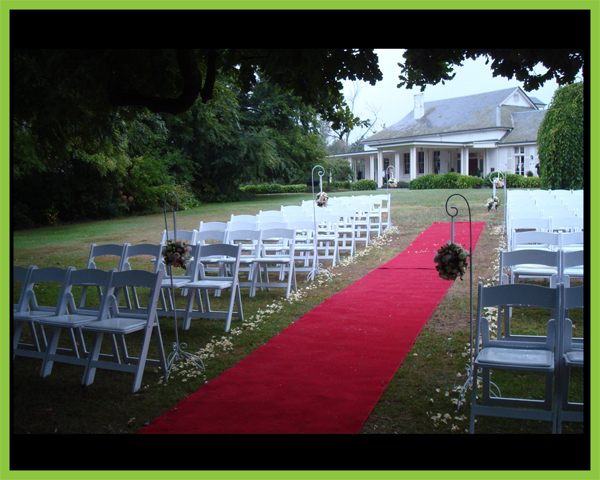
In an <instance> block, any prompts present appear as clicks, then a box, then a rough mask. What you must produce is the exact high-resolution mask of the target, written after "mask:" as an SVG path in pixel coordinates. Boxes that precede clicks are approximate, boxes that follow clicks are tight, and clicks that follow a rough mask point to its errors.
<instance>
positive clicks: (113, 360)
mask: <svg viewBox="0 0 600 480" xmlns="http://www.w3.org/2000/svg"><path fill="white" fill-rule="evenodd" d="M162 276H163V272H162V271H160V270H159V271H158V272H147V271H142V270H129V271H122V272H118V271H117V269H111V270H109V271H106V270H100V269H98V268H86V269H83V270H76V269H75V268H74V267H68V268H66V269H60V268H56V267H47V268H42V269H37V268H35V267H34V268H32V269H31V270H30V275H29V277H28V279H27V280H26V282H25V284H24V286H23V287H24V289H25V292H26V294H25V295H23V297H22V299H21V301H20V305H19V306H18V308H17V311H15V312H14V314H13V319H14V320H13V321H14V323H15V333H14V336H13V347H14V351H13V353H15V351H17V350H19V348H18V345H19V337H20V326H22V324H23V323H28V322H29V323H31V322H35V323H38V324H39V325H42V326H46V327H48V328H50V333H49V336H48V341H47V345H46V348H45V350H44V351H43V352H39V354H37V355H35V357H36V358H40V359H42V366H41V369H40V376H42V377H45V376H48V375H49V374H50V373H51V371H52V367H53V364H54V362H61V363H69V364H74V365H80V366H84V367H85V371H84V376H83V380H82V383H83V384H84V385H89V384H91V383H92V382H93V378H94V373H95V371H96V369H97V368H107V369H111V370H118V371H126V372H132V373H135V378H134V385H133V391H134V392H135V391H137V390H138V389H139V388H140V385H141V380H142V375H143V369H144V367H145V365H146V363H149V364H157V365H158V366H160V367H161V368H163V371H164V370H166V362H165V357H164V351H163V346H162V338H161V336H160V328H159V326H158V318H157V314H156V305H157V301H158V295H159V292H160V288H161V279H162ZM46 281H48V282H58V283H60V285H61V290H60V293H59V296H58V302H57V305H56V306H54V307H50V308H48V309H46V310H45V314H43V315H41V314H36V309H35V308H34V307H33V305H32V304H31V302H30V300H31V298H32V297H31V296H30V295H28V294H27V292H28V291H30V289H31V291H32V289H33V286H34V285H35V284H37V283H40V282H46ZM90 286H91V287H95V288H94V290H95V291H98V292H102V294H101V297H100V298H99V299H96V300H97V301H99V302H100V304H99V306H95V307H93V308H91V307H85V306H84V307H83V308H79V307H77V306H75V305H76V302H75V301H74V293H73V287H81V288H82V289H83V288H85V287H90ZM127 286H130V287H134V286H135V287H138V288H139V287H142V288H147V289H148V290H149V294H148V296H147V298H148V304H147V305H146V306H145V307H140V306H139V305H138V306H137V308H134V309H132V308H129V307H128V306H125V307H123V308H121V307H120V306H119V292H120V291H122V290H124V289H125V288H126V287H127ZM27 304H29V305H27ZM79 304H80V305H81V303H79ZM51 310H52V311H51ZM37 313H39V311H38V312H37ZM62 330H67V331H68V332H69V334H70V337H71V349H61V348H59V346H58V345H59V339H60V334H61V331H62ZM82 331H89V332H92V333H93V339H92V344H91V347H90V351H89V352H83V354H82V353H81V352H80V351H79V348H78V343H77V342H78V341H83V335H82ZM137 331H143V332H144V335H143V340H142V347H141V349H140V353H139V356H138V357H131V356H130V355H129V354H128V353H127V351H126V349H123V350H122V353H123V354H124V356H123V357H122V358H121V357H120V356H119V350H118V346H117V343H116V342H115V338H116V337H118V338H119V339H120V340H121V347H125V342H124V339H123V337H124V336H125V335H128V334H130V333H134V332H137ZM76 334H77V337H78V338H77V340H76ZM104 334H109V335H110V336H111V340H112V342H111V346H112V354H110V355H105V354H101V352H100V347H101V344H102V338H103V335H104ZM152 335H154V337H155V339H156V342H157V351H158V353H159V360H156V361H153V360H148V359H147V352H148V345H149V342H150V337H151V336H152ZM84 350H85V349H84ZM19 353H21V354H22V352H19ZM25 356H32V355H25Z"/></svg>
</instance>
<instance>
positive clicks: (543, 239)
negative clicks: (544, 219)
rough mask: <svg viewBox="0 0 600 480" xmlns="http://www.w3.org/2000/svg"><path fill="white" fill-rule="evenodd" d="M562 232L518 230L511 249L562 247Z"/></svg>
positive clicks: (551, 248)
mask: <svg viewBox="0 0 600 480" xmlns="http://www.w3.org/2000/svg"><path fill="white" fill-rule="evenodd" d="M559 237H560V234H559V233H553V232H538V231H531V232H517V233H514V234H513V236H512V245H511V248H510V250H520V249H527V250H532V249H536V250H551V251H552V250H558V249H559V247H560V238H559Z"/></svg>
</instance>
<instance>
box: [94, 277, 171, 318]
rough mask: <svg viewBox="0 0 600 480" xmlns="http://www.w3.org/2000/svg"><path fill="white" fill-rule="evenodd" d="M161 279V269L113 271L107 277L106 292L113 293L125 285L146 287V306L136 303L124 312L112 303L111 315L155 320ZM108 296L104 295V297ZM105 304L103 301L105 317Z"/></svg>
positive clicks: (103, 315)
mask: <svg viewBox="0 0 600 480" xmlns="http://www.w3.org/2000/svg"><path fill="white" fill-rule="evenodd" d="M162 279H163V271H162V270H159V271H158V272H148V271H146V270H126V271H122V272H113V274H112V275H111V277H110V278H109V284H108V287H107V292H110V293H109V295H111V296H112V295H113V292H115V291H118V290H121V289H122V288H126V287H137V288H145V289H148V295H147V297H145V298H147V301H146V307H140V306H139V304H137V305H136V308H135V309H127V312H126V313H122V312H119V309H118V307H117V306H116V304H115V303H113V306H114V311H113V312H112V315H113V316H115V317H119V316H126V317H128V318H147V319H148V320H149V321H155V319H156V308H157V302H158V297H159V294H160V289H161V284H162ZM106 297H108V296H107V295H105V298H106ZM112 299H113V300H114V296H112ZM107 306H108V305H107V304H106V303H103V309H102V317H103V318H107V317H106V316H107V313H108V312H107V311H106V310H105V309H106V308H107Z"/></svg>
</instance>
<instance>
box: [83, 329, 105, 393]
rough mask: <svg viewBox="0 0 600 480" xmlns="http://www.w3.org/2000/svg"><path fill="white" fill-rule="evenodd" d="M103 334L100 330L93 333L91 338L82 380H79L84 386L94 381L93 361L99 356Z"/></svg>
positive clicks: (94, 367)
mask: <svg viewBox="0 0 600 480" xmlns="http://www.w3.org/2000/svg"><path fill="white" fill-rule="evenodd" d="M103 336H104V334H103V333H102V332H96V333H94V338H93V339H92V345H91V346H90V352H89V355H88V361H87V364H86V366H85V370H84V372H83V380H82V382H81V383H82V385H84V386H86V387H87V386H89V385H91V384H92V383H94V377H95V376H96V366H95V362H97V361H98V357H99V356H100V347H101V346H102V338H103Z"/></svg>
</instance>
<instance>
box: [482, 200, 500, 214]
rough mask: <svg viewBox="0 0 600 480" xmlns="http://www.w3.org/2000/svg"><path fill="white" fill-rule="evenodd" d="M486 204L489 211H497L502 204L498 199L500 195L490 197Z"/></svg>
mask: <svg viewBox="0 0 600 480" xmlns="http://www.w3.org/2000/svg"><path fill="white" fill-rule="evenodd" d="M485 206H486V207H487V209H488V212H489V211H490V210H494V211H497V210H498V207H499V206H500V200H499V199H498V197H492V198H488V201H487V203H486V204H485Z"/></svg>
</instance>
